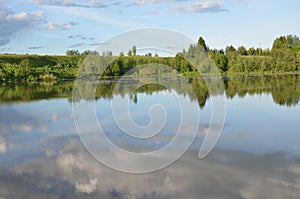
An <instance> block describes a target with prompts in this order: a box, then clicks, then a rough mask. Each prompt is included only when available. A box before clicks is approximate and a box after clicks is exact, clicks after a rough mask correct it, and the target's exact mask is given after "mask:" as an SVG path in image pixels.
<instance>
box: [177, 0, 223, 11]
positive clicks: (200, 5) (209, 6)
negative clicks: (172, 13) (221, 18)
mask: <svg viewBox="0 0 300 199" xmlns="http://www.w3.org/2000/svg"><path fill="white" fill-rule="evenodd" d="M175 9H176V10H177V11H178V12H190V13H217V12H223V11H226V9H224V8H223V5H222V4H221V3H220V2H219V1H211V0H208V1H197V2H193V3H190V4H187V5H186V4H185V5H180V6H176V7H175Z"/></svg>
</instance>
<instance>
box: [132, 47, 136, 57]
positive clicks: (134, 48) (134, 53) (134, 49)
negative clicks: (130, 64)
mask: <svg viewBox="0 0 300 199" xmlns="http://www.w3.org/2000/svg"><path fill="white" fill-rule="evenodd" d="M132 52H133V56H136V46H133V47H132Z"/></svg>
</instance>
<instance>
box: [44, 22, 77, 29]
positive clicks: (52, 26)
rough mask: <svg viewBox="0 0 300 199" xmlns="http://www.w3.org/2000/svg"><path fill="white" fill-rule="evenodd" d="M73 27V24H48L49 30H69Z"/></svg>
mask: <svg viewBox="0 0 300 199" xmlns="http://www.w3.org/2000/svg"><path fill="white" fill-rule="evenodd" d="M71 27H72V25H71V24H55V23H53V22H48V23H47V29H48V30H68V29H70V28H71Z"/></svg>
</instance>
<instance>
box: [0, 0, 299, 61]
mask: <svg viewBox="0 0 300 199" xmlns="http://www.w3.org/2000/svg"><path fill="white" fill-rule="evenodd" d="M299 8H300V1H298V0H286V1H283V0H128V1H119V0H110V1H108V0H60V1H59V0H0V53H17V54H25V53H28V54H50V55H52V54H56V55H61V54H65V52H66V51H67V50H70V49H78V50H79V51H84V50H95V49H96V47H97V46H98V45H99V44H100V43H103V42H105V41H106V40H108V39H110V38H112V37H113V36H116V35H118V34H120V33H124V32H126V31H130V30H135V29H139V28H146V27H155V28H162V29H168V30H174V31H177V32H179V33H181V34H183V35H185V36H187V37H189V38H191V39H192V40H193V41H195V42H196V41H197V40H198V38H199V37H200V36H202V37H203V38H204V39H205V41H206V43H207V45H208V46H209V47H210V48H212V49H214V48H218V49H221V48H225V47H226V46H227V45H233V46H235V47H238V46H241V45H243V46H246V47H247V48H250V47H262V48H270V47H271V46H272V43H273V41H274V39H275V38H277V37H279V36H281V35H288V34H295V35H298V36H299V35H300V21H299V19H300V12H299ZM133 45H134V44H133Z"/></svg>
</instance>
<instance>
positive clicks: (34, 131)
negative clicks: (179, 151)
mask: <svg viewBox="0 0 300 199" xmlns="http://www.w3.org/2000/svg"><path fill="white" fill-rule="evenodd" d="M188 82H189V83H190V85H192V86H193V88H194V90H195V94H196V95H195V96H193V95H191V94H190V93H189V92H188V91H187V90H186V89H185V88H181V89H176V87H174V88H171V89H170V88H165V87H163V86H159V85H155V84H149V85H145V86H142V87H140V88H138V89H137V90H136V91H135V92H130V86H131V85H132V84H131V82H130V81H128V82H127V84H124V85H125V86H124V87H123V88H122V89H121V90H118V92H115V91H114V88H115V87H116V85H117V84H118V81H116V80H103V81H101V82H100V83H99V85H98V87H97V90H96V93H95V98H94V99H89V100H92V102H93V103H94V105H95V115H96V117H97V119H98V121H99V123H100V125H101V128H102V130H103V132H104V133H105V135H106V136H107V137H108V138H109V139H110V140H111V141H112V142H113V143H114V144H115V145H118V146H119V147H121V148H122V149H124V150H128V151H131V152H134V153H145V152H149V151H153V150H157V149H159V148H161V147H163V146H164V145H166V144H168V143H170V142H171V140H172V138H173V136H174V135H175V134H174V133H175V130H174V129H175V128H176V127H177V126H178V124H179V123H180V117H179V116H180V107H179V105H178V100H177V99H176V98H175V97H174V93H175V94H176V95H177V96H179V97H180V98H181V99H182V100H183V101H184V104H185V107H186V108H192V109H193V107H197V108H199V111H200V123H199V126H198V129H197V134H196V137H195V139H194V141H193V143H192V145H191V147H189V149H188V150H187V151H186V152H185V153H184V155H183V156H181V157H180V158H179V160H177V161H175V162H174V163H172V164H171V165H170V166H168V167H166V168H162V169H160V170H158V171H155V172H150V173H146V174H129V173H125V172H119V171H116V170H114V169H111V168H109V167H108V166H107V165H104V164H102V163H100V162H99V161H98V160H97V158H95V157H94V156H93V155H92V154H91V153H89V150H88V149H87V148H86V145H84V144H83V143H82V138H80V137H79V135H78V133H77V131H76V126H75V124H74V118H73V112H72V101H73V100H72V90H73V85H74V82H71V81H70V82H58V83H40V84H29V85H6V86H1V87H0V198H16V199H17V198H60V199H65V198H74V199H75V198H130V199H139V198H143V199H144V198H157V199H160V198H162V199H167V198H187V199H189V198H222V199H224V198H225V199H226V198H228V199H229V198H230V199H231V198H245V199H246V198H247V199H252V198H253V199H254V198H260V199H264V198H273V199H276V198H299V196H300V103H299V101H300V76H299V75H278V76H272V75H266V76H234V77H226V78H225V77H224V78H223V83H224V86H225V90H226V91H225V93H224V95H225V96H226V99H227V111H226V118H225V123H224V127H223V131H222V134H221V136H220V138H219V140H218V142H217V144H216V146H215V147H214V148H213V150H212V151H211V153H209V154H208V155H207V156H206V157H205V158H203V159H199V158H198V152H199V149H200V147H201V144H202V143H203V139H204V136H205V130H206V129H207V128H208V127H209V122H210V118H211V110H212V102H211V100H210V99H211V97H210V94H209V91H208V89H207V88H206V86H205V81H204V80H203V79H200V78H190V79H188ZM75 103H76V102H75ZM112 104H115V107H114V108H116V110H115V111H116V113H115V114H116V115H117V116H118V117H119V118H121V119H120V121H119V122H120V123H122V126H123V127H124V128H126V127H128V128H131V127H130V124H129V123H128V121H127V120H122V114H123V112H124V111H127V109H123V107H122V106H123V105H126V106H127V107H128V110H129V112H130V114H131V118H132V120H133V121H134V122H135V123H136V124H138V125H140V126H147V125H148V124H149V123H152V124H154V125H153V128H156V127H157V126H158V127H159V122H160V118H161V116H162V115H164V114H165V115H166V116H167V119H166V120H165V126H163V127H162V128H160V129H158V131H160V133H159V134H157V135H156V136H151V135H150V134H151V130H154V129H153V128H152V127H151V128H150V130H149V129H148V130H147V133H148V134H149V139H139V138H132V137H131V136H129V135H127V134H124V132H123V131H122V128H120V127H119V126H118V125H117V124H116V123H115V122H114V119H115V115H114V114H113V111H112V107H111V105H112ZM157 104H159V105H162V106H164V107H165V108H164V109H163V112H161V110H157V112H154V113H153V114H152V115H149V112H148V111H149V109H151V108H153V105H157ZM158 108H159V107H158ZM154 109H155V107H154ZM150 116H152V118H151V117H150ZM193 119H194V118H193V116H187V117H186V120H185V122H184V123H183V124H182V126H183V127H186V128H185V131H186V132H187V133H188V131H189V127H191V124H190V121H192V120H193ZM156 124H157V125H156ZM158 127H157V128H158ZM84 128H85V129H87V130H90V131H89V133H90V134H89V135H88V136H94V135H97V133H98V132H97V130H92V129H91V128H92V126H89V125H87V126H85V127H84ZM156 130H157V129H156ZM136 133H140V132H136ZM141 135H142V134H141ZM144 136H147V135H144ZM93 144H94V145H97V147H99V148H101V149H103V150H106V148H107V146H106V145H105V144H104V143H103V140H96V141H95V143H93ZM122 161H123V162H118V163H116V164H124V165H126V164H127V162H126V157H125V158H123V159H122Z"/></svg>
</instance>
